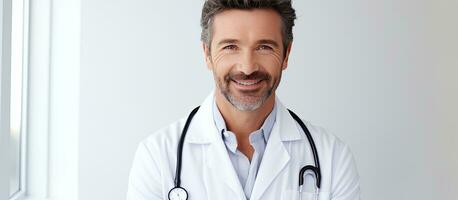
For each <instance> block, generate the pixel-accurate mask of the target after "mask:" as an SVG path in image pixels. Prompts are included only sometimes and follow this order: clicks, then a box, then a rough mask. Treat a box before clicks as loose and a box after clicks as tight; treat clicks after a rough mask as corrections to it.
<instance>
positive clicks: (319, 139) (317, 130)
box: [304, 120, 348, 151]
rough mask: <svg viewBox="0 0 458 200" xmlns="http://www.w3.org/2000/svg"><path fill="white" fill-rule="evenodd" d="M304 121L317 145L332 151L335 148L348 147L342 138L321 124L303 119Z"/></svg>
mask: <svg viewBox="0 0 458 200" xmlns="http://www.w3.org/2000/svg"><path fill="white" fill-rule="evenodd" d="M304 123H305V125H306V127H307V129H308V130H309V131H310V134H311V135H312V138H313V139H314V141H315V143H316V145H317V146H318V147H321V148H323V149H328V150H334V151H335V150H336V149H337V150H339V149H344V148H348V145H347V144H345V142H343V140H341V139H340V138H339V137H338V136H336V135H335V134H333V133H331V132H329V131H328V130H326V129H325V128H323V127H322V126H319V125H315V124H312V123H311V122H309V121H305V120H304Z"/></svg>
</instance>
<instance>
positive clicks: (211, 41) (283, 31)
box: [127, 0, 360, 200]
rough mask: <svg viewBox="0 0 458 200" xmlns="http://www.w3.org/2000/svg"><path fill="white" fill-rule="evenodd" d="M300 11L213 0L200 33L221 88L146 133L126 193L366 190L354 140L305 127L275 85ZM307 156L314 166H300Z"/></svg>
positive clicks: (239, 198)
mask: <svg viewBox="0 0 458 200" xmlns="http://www.w3.org/2000/svg"><path fill="white" fill-rule="evenodd" d="M295 18H296V15H295V11H294V9H293V8H292V7H291V2H290V1H288V0H262V1H261V0H207V1H206V2H205V4H204V7H203V10H202V18H201V26H202V38H201V39H202V44H203V45H202V46H203V51H204V53H205V61H206V63H207V67H208V69H209V70H211V71H212V72H213V77H214V80H215V85H216V87H215V88H216V89H215V90H214V92H212V93H211V94H210V95H209V96H208V97H207V98H206V99H205V101H204V102H203V103H202V104H201V105H200V108H199V109H198V110H197V109H196V110H195V111H194V112H193V113H192V114H191V116H190V117H188V118H183V119H182V120H179V121H177V122H175V123H173V124H171V125H169V126H168V127H165V128H163V129H161V130H159V131H157V132H155V133H153V134H152V135H150V136H149V137H148V138H146V139H145V140H144V141H142V142H141V143H140V145H139V147H138V149H137V152H136V155H135V158H134V162H133V165H132V169H131V172H130V177H129V184H128V192H127V199H128V200H159V199H171V200H174V199H177V200H179V199H183V200H184V199H189V200H206V199H208V200H225V199H227V200H243V199H251V200H294V199H301V200H309V199H310V200H311V199H320V200H357V199H359V198H360V189H359V176H358V172H357V168H356V166H355V162H354V160H353V157H352V154H351V152H350V149H349V147H348V146H347V145H345V144H344V143H343V142H342V141H341V140H339V139H338V138H337V137H335V136H334V135H332V134H330V133H327V132H326V131H325V130H324V129H322V128H320V127H317V126H314V125H312V124H310V123H308V122H304V124H303V125H304V127H302V126H301V123H302V121H301V120H300V119H299V118H297V119H295V118H293V114H292V113H290V112H289V111H288V110H287V108H286V107H285V106H284V105H283V104H282V103H281V102H280V101H279V99H278V98H277V97H276V95H275V91H276V89H277V87H278V85H279V83H280V79H281V75H282V71H283V70H285V69H286V68H287V66H288V57H289V53H290V51H291V46H292V45H291V44H292V39H293V34H292V27H293V26H294V20H295ZM302 67H303V66H302ZM297 92H298V93H304V92H306V91H297ZM186 124H187V125H186ZM185 127H186V128H187V130H185V131H183V129H186V128H185ZM307 133H308V134H310V136H311V138H308V137H307ZM183 134H186V135H185V137H183V136H182V135H183ZM183 138H184V139H183ZM312 146H314V148H315V149H313V148H312ZM314 150H316V152H315V153H316V155H314ZM317 158H319V161H318V160H317ZM308 165H309V166H315V167H312V169H315V173H313V172H314V171H313V170H306V171H304V173H303V174H300V171H301V169H303V168H304V166H308ZM318 166H319V167H318ZM302 179H303V180H302ZM300 180H302V181H303V182H302V183H303V184H301V182H300Z"/></svg>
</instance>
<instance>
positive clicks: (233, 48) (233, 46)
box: [223, 44, 237, 50]
mask: <svg viewBox="0 0 458 200" xmlns="http://www.w3.org/2000/svg"><path fill="white" fill-rule="evenodd" d="M223 49H225V50H235V49H237V46H236V45H233V44H231V45H227V46H225V47H223Z"/></svg>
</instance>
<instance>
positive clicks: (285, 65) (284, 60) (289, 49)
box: [282, 42, 293, 70]
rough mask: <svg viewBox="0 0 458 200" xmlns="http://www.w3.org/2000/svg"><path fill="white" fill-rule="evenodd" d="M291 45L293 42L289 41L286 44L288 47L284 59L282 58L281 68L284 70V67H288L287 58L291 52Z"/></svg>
mask: <svg viewBox="0 0 458 200" xmlns="http://www.w3.org/2000/svg"><path fill="white" fill-rule="evenodd" d="M292 46H293V42H290V43H289V44H288V47H287V48H286V52H285V59H283V63H282V70H285V69H286V68H288V58H289V53H290V52H291V47H292Z"/></svg>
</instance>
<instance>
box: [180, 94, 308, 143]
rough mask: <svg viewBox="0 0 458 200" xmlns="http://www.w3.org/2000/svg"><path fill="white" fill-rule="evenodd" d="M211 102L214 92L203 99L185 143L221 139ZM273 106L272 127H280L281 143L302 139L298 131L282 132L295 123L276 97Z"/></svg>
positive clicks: (294, 125)
mask: <svg viewBox="0 0 458 200" xmlns="http://www.w3.org/2000/svg"><path fill="white" fill-rule="evenodd" d="M213 101H214V92H211V93H210V94H209V95H208V96H207V98H205V100H204V102H203V103H202V104H201V106H200V108H199V111H198V112H197V113H196V115H195V116H194V118H193V121H192V123H191V124H190V125H189V129H188V133H187V134H186V140H185V141H186V142H188V143H194V144H208V143H213V142H215V141H216V140H217V139H220V138H221V133H220V132H219V131H218V128H217V127H216V125H215V123H214V120H213V111H212V109H213V107H212V106H213ZM275 104H276V106H277V113H276V115H277V116H276V122H275V124H274V127H275V126H280V127H279V128H280V130H282V132H281V134H280V139H281V141H294V140H300V139H301V138H302V134H301V133H300V132H299V131H283V130H290V128H292V127H296V122H295V121H294V119H293V118H292V117H291V115H290V114H289V112H288V110H287V109H286V107H285V106H284V105H283V104H282V103H281V101H280V100H279V99H278V97H275ZM272 131H273V128H272Z"/></svg>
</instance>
